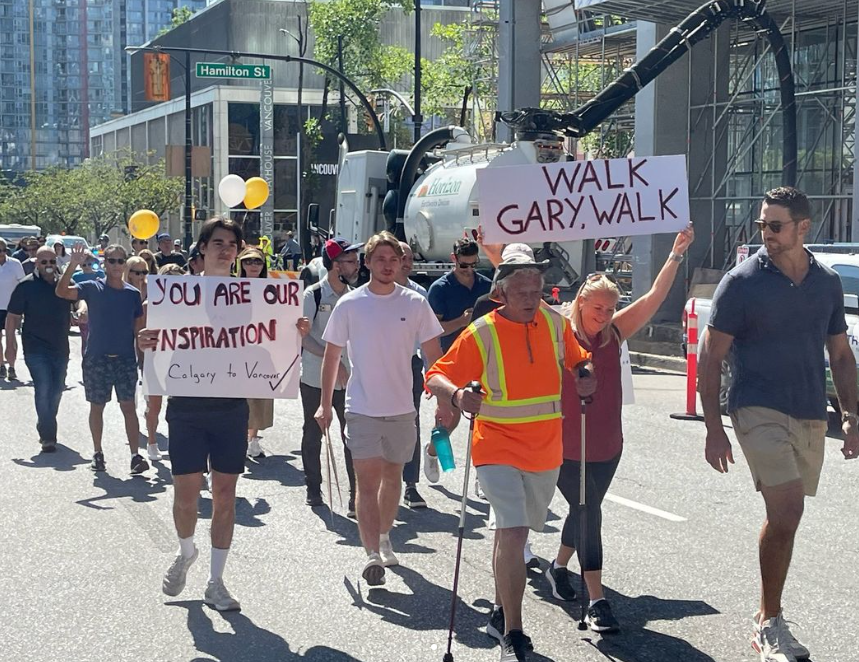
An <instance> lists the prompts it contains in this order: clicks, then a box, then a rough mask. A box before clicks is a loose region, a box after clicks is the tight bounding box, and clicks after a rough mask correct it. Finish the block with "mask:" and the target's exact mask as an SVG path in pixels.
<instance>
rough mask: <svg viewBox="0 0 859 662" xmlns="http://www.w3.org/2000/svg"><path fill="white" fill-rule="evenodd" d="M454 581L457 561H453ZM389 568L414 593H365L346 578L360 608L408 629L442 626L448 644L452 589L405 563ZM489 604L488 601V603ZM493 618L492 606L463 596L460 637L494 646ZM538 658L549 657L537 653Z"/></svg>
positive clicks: (458, 625)
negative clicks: (488, 626) (488, 630)
mask: <svg viewBox="0 0 859 662" xmlns="http://www.w3.org/2000/svg"><path fill="white" fill-rule="evenodd" d="M450 569H451V579H450V580H451V582H453V563H451V568H450ZM387 572H388V573H390V574H394V575H397V576H398V577H401V578H402V580H403V582H404V583H405V584H406V586H407V587H408V589H409V591H411V592H410V593H395V592H392V591H389V590H387V589H386V588H384V587H382V588H371V589H369V590H367V591H366V593H365V595H363V596H362V595H361V590H360V589H361V585H359V586H358V587H355V586H354V585H353V584H352V583H351V582H350V581H349V580H348V579H345V580H344V581H345V583H346V588H347V590H348V591H349V593H351V594H352V599H353V601H354V604H355V605H356V606H357V607H358V608H359V609H367V610H368V611H371V612H373V613H374V614H378V615H379V616H381V618H382V620H383V621H386V622H388V623H392V624H394V625H398V626H400V627H403V628H405V629H406V630H441V631H444V632H445V635H444V636H443V637H442V636H440V637H439V647H442V645H444V646H445V647H446V646H447V634H446V633H447V628H448V626H449V624H450V598H451V591H450V589H448V588H443V587H441V586H438V585H436V584H433V583H432V582H429V581H427V580H426V579H424V577H423V576H421V575H420V574H419V573H417V572H415V571H414V570H411V569H409V568H406V567H403V566H397V567H394V568H388V569H387ZM487 605H488V603H487ZM488 620H489V609H488V608H487V609H486V611H479V610H477V609H475V608H474V607H472V606H471V605H469V604H466V603H465V602H464V601H463V600H462V598H457V603H456V628H455V635H456V641H458V642H459V643H460V645H464V646H467V647H468V648H478V649H486V648H493V647H494V646H495V645H496V644H495V641H494V640H493V639H491V638H490V637H488V636H487V635H486V633H485V632H484V631H483V628H484V626H485V625H486V623H487V622H488ZM529 659H531V658H529ZM533 659H534V660H535V662H536V661H537V660H541V659H545V658H539V657H537V656H534V657H533Z"/></svg>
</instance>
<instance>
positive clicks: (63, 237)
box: [45, 234, 92, 253]
mask: <svg viewBox="0 0 859 662" xmlns="http://www.w3.org/2000/svg"><path fill="white" fill-rule="evenodd" d="M58 241H61V242H63V246H65V247H66V252H67V253H68V252H69V251H70V250H71V248H72V246H76V245H77V244H83V245H84V246H85V247H86V249H87V250H92V248H91V247H90V245H89V242H88V241H87V240H86V239H84V238H83V237H78V236H76V235H73V234H49V235H48V236H47V237H46V241H45V245H46V246H53V245H54V244H56V243H57V242H58Z"/></svg>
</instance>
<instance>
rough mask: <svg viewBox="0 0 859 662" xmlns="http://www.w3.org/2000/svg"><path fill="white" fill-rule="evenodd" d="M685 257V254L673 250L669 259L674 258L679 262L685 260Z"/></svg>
mask: <svg viewBox="0 0 859 662" xmlns="http://www.w3.org/2000/svg"><path fill="white" fill-rule="evenodd" d="M684 257H685V256H684V255H679V254H677V253H675V252H674V251H671V252H670V253H669V254H668V259H669V260H674V261H675V262H678V263H679V262H682V261H683V259H684Z"/></svg>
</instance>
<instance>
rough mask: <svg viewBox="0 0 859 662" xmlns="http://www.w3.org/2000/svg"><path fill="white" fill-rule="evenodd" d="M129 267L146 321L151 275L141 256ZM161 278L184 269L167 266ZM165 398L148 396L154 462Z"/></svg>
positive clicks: (158, 454)
mask: <svg viewBox="0 0 859 662" xmlns="http://www.w3.org/2000/svg"><path fill="white" fill-rule="evenodd" d="M126 266H127V267H128V269H127V271H126V281H127V282H128V283H129V284H130V285H132V286H133V287H136V288H137V289H138V290H140V296H141V298H142V299H143V320H144V323H145V321H146V299H147V291H148V290H147V286H146V276H147V275H148V274H149V271H148V265H147V264H146V260H145V259H144V258H142V257H140V256H136V257H130V258H128V262H127V263H126ZM158 275H159V276H184V275H185V272H184V271H182V267H180V266H178V265H176V264H167V265H165V266H163V267H161V269H159V270H158ZM140 369H141V370H142V369H143V360H142V356H141V360H140ZM162 400H163V397H162V396H160V395H148V396H146V412H145V413H144V418H145V419H146V441H147V444H146V453H147V455H148V456H149V459H150V460H152V461H153V462H157V461H159V460H161V451H159V450H158V417H159V416H160V415H161V403H162Z"/></svg>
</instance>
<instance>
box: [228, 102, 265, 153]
mask: <svg viewBox="0 0 859 662" xmlns="http://www.w3.org/2000/svg"><path fill="white" fill-rule="evenodd" d="M228 119H229V141H228V145H229V146H228V149H229V155H230V156H245V155H247V156H259V104H258V103H231V104H229V111H228Z"/></svg>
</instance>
